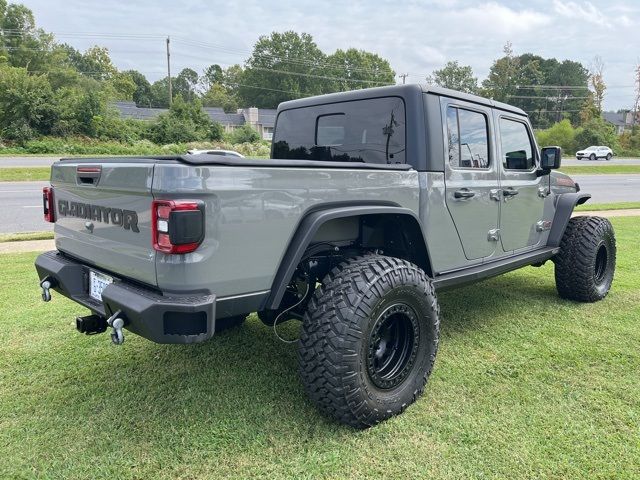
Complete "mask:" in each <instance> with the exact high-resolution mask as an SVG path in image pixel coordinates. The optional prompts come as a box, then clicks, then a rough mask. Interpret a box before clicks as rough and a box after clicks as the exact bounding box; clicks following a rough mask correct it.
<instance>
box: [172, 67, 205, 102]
mask: <svg viewBox="0 0 640 480" xmlns="http://www.w3.org/2000/svg"><path fill="white" fill-rule="evenodd" d="M198 80H199V78H198V74H197V73H196V71H195V70H192V69H191V68H183V69H182V71H181V72H180V73H179V74H178V76H177V77H176V78H175V79H174V80H173V83H172V85H171V86H172V94H173V96H174V97H176V96H178V95H180V96H181V97H182V98H183V99H184V100H186V101H187V102H190V101H192V100H193V99H195V98H196V95H197V87H198Z"/></svg>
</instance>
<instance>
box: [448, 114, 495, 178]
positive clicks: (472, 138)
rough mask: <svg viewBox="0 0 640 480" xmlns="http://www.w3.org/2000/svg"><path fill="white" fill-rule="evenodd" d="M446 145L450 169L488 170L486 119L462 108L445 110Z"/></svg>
mask: <svg viewBox="0 0 640 480" xmlns="http://www.w3.org/2000/svg"><path fill="white" fill-rule="evenodd" d="M447 132H448V135H447V143H448V146H449V165H450V166H451V168H488V167H489V135H488V125H487V117H486V116H485V115H484V114H482V113H480V112H474V111H471V110H465V109H463V108H455V107H448V108H447Z"/></svg>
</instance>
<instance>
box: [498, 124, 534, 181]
mask: <svg viewBox="0 0 640 480" xmlns="http://www.w3.org/2000/svg"><path fill="white" fill-rule="evenodd" d="M500 144H501V147H502V164H503V166H504V168H505V170H527V171H528V170H531V169H533V168H534V167H535V165H536V160H535V154H534V153H533V152H534V150H533V147H532V142H531V138H530V137H529V133H528V131H527V126H526V125H525V124H524V123H522V122H517V121H514V120H510V119H508V118H504V117H503V118H500Z"/></svg>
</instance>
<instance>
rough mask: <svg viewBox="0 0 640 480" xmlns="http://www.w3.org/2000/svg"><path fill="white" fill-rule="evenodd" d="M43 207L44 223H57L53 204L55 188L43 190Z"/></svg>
mask: <svg viewBox="0 0 640 480" xmlns="http://www.w3.org/2000/svg"><path fill="white" fill-rule="evenodd" d="M42 206H43V208H44V221H45V222H50V223H55V221H56V216H55V206H54V204H53V187H44V188H43V189H42Z"/></svg>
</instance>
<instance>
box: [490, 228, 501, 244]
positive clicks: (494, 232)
mask: <svg viewBox="0 0 640 480" xmlns="http://www.w3.org/2000/svg"><path fill="white" fill-rule="evenodd" d="M499 238H500V229H499V228H492V229H491V230H489V232H488V233H487V240H488V241H490V242H497V241H498V239H499Z"/></svg>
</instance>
